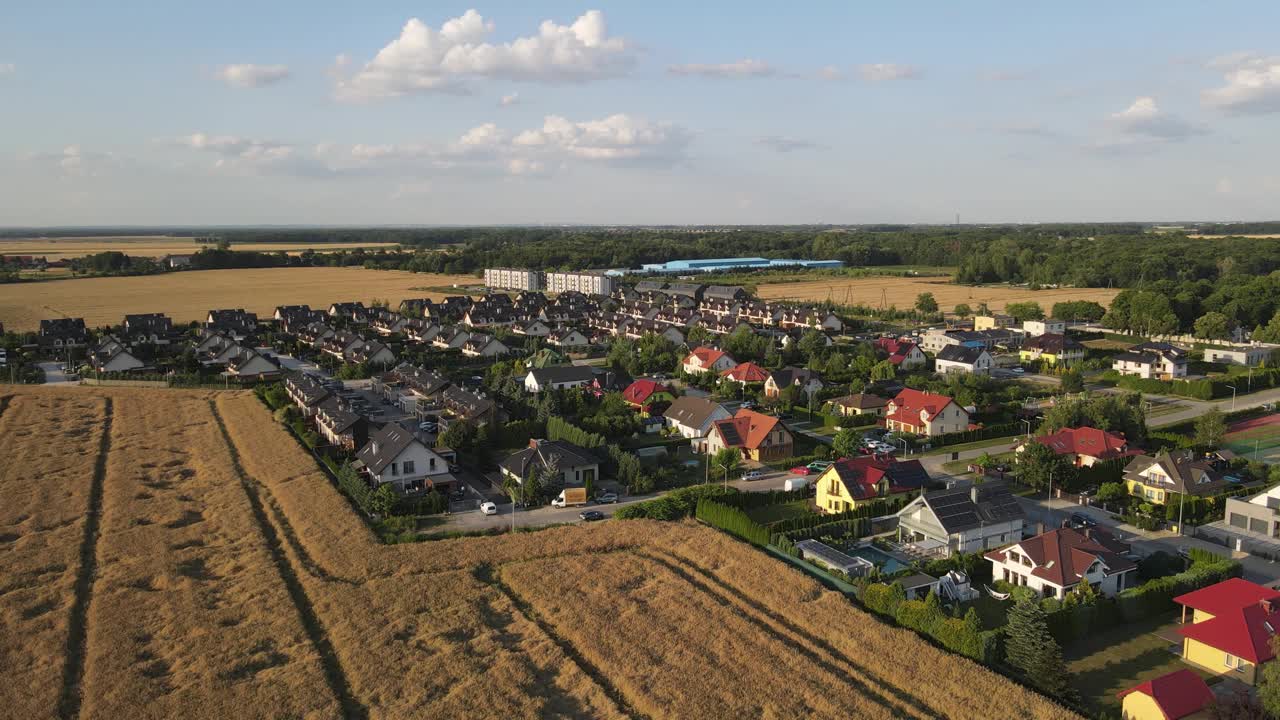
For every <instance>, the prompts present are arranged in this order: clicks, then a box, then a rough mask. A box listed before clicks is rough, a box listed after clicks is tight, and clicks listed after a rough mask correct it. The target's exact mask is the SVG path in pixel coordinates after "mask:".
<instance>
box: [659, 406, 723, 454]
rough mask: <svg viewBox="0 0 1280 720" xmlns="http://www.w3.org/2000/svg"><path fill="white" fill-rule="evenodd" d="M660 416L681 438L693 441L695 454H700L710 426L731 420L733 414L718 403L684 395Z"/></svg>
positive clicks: (704, 446) (709, 431)
mask: <svg viewBox="0 0 1280 720" xmlns="http://www.w3.org/2000/svg"><path fill="white" fill-rule="evenodd" d="M662 416H663V417H664V418H666V422H667V425H669V426H670V427H673V428H675V429H676V432H678V433H680V436H681V437H686V438H689V439H690V440H692V441H693V443H692V445H693V449H694V451H695V452H702V451H703V450H705V448H706V442H707V435H709V434H710V433H711V428H712V426H714V425H715V424H716V423H717V422H719V421H721V420H728V419H730V418H732V417H733V414H732V413H730V412H729V411H728V410H726V409H725V408H724V406H723V405H721V404H720V403H717V402H713V401H711V400H708V399H706V398H697V397H690V396H688V395H685V396H683V397H678V398H676V399H675V401H674V402H672V403H671V405H670V407H668V408H667V409H666V411H665V412H663V413H662Z"/></svg>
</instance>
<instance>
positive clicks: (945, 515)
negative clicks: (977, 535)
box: [898, 482, 1026, 535]
mask: <svg viewBox="0 0 1280 720" xmlns="http://www.w3.org/2000/svg"><path fill="white" fill-rule="evenodd" d="M920 499H921V501H922V502H923V503H924V504H925V505H926V506H928V508H929V510H930V511H931V512H932V513H933V515H934V517H935V518H937V520H938V524H939V525H941V526H942V529H943V530H946V531H947V534H949V535H950V534H953V533H959V532H964V531H965V530H970V529H972V528H976V527H980V526H982V525H987V524H991V523H1002V522H1008V521H1010V520H1019V519H1023V518H1025V517H1026V515H1025V514H1024V513H1023V512H1022V506H1021V505H1019V504H1018V499H1017V498H1016V497H1014V495H1013V493H1011V492H1009V488H1008V487H1006V486H1005V484H1004V483H1001V482H988V483H983V484H981V485H973V486H970V487H967V488H953V489H951V490H937V491H935V492H930V493H925V494H924V495H922V496H921V497H920ZM910 507H911V505H908V506H907V507H906V508H903V509H902V510H900V511H898V512H899V514H902V513H904V512H906V511H907V510H908V509H909V508H910Z"/></svg>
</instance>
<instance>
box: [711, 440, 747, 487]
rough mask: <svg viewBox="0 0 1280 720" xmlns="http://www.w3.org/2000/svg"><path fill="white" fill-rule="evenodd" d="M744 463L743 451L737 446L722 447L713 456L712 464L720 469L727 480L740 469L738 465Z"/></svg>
mask: <svg viewBox="0 0 1280 720" xmlns="http://www.w3.org/2000/svg"><path fill="white" fill-rule="evenodd" d="M740 464H742V453H740V452H738V450H737V448H720V449H719V450H717V451H716V454H715V455H712V456H711V465H712V467H716V468H719V469H720V472H721V474H722V475H723V477H724V479H725V481H726V482H727V481H728V479H729V475H731V474H732V473H733V471H734V470H737V469H738V465H740Z"/></svg>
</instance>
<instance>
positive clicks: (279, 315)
mask: <svg viewBox="0 0 1280 720" xmlns="http://www.w3.org/2000/svg"><path fill="white" fill-rule="evenodd" d="M311 313H312V310H311V306H310V305H277V306H276V310H275V312H274V313H272V314H271V319H272V320H275V321H276V322H280V323H282V322H285V321H287V320H289V319H290V318H292V317H297V316H299V315H301V316H304V317H307V318H311ZM311 321H312V320H310V319H309V320H308V322H311Z"/></svg>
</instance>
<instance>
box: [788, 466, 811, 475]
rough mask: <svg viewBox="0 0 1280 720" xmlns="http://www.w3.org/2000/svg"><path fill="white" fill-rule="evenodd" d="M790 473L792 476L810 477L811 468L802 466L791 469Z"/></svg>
mask: <svg viewBox="0 0 1280 720" xmlns="http://www.w3.org/2000/svg"><path fill="white" fill-rule="evenodd" d="M789 472H790V473H791V474H792V475H808V474H809V472H810V471H809V468H808V467H807V466H805V465H801V466H800V467H793V468H791V470H790V471H789Z"/></svg>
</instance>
